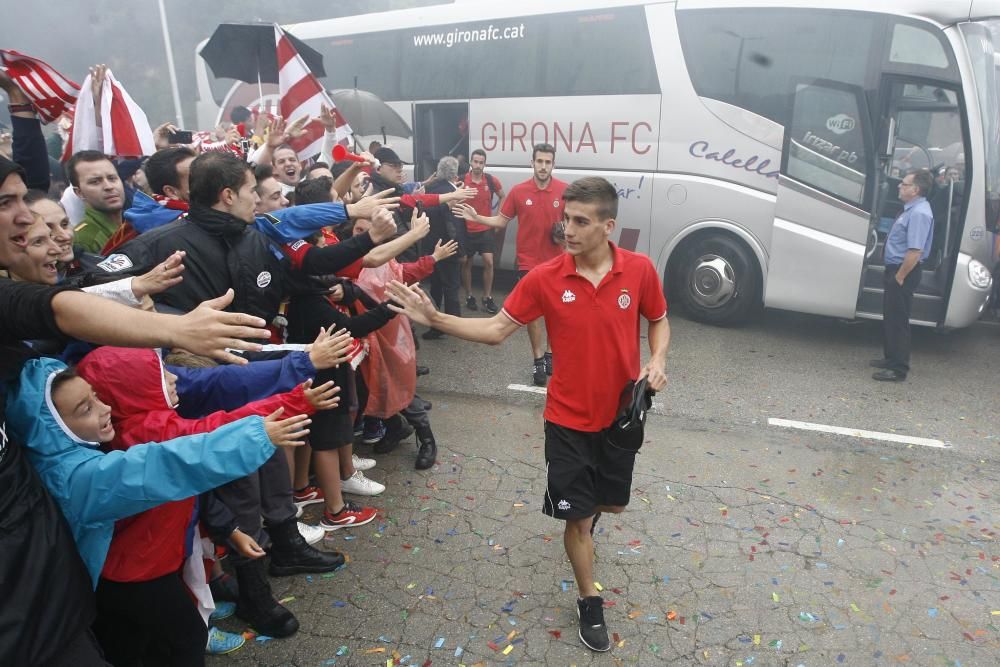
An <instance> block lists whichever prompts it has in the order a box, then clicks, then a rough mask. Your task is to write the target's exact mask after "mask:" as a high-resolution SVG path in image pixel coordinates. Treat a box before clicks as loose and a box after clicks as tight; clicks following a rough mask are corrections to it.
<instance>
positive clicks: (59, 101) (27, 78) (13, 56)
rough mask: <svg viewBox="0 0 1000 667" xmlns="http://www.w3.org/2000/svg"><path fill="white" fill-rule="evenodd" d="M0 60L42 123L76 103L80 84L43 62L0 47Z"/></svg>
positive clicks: (57, 115) (52, 119)
mask: <svg viewBox="0 0 1000 667" xmlns="http://www.w3.org/2000/svg"><path fill="white" fill-rule="evenodd" d="M0 64H2V65H3V68H4V70H6V72H7V76H9V77H10V78H11V79H12V80H13V81H14V83H16V84H17V87H18V88H20V89H21V90H22V91H24V94H25V95H27V96H28V99H29V100H31V104H32V105H33V106H34V107H35V111H37V112H38V116H39V118H41V120H42V122H43V123H51V122H52V121H54V120H56V119H57V118H59V116H61V115H62V114H64V113H66V112H68V111H71V110H72V108H73V105H74V104H76V98H77V95H78V94H79V92H80V86H78V85H77V84H75V83H73V82H72V81H70V80H69V79H67V78H66V77H64V76H63V75H62V74H60V73H59V72H57V71H55V70H54V69H52V67H50V66H49V65H48V64H47V63H46V62H44V61H42V60H39V59H38V58H32V57H31V56H26V55H24V54H23V53H18V52H17V51H11V50H9V49H0Z"/></svg>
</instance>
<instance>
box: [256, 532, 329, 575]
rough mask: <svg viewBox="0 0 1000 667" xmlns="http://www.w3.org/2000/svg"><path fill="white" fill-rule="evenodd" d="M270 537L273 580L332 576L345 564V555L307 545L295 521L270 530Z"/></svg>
mask: <svg viewBox="0 0 1000 667" xmlns="http://www.w3.org/2000/svg"><path fill="white" fill-rule="evenodd" d="M267 533H268V534H269V535H270V536H271V543H272V544H271V567H270V569H269V571H270V573H271V576H273V577H287V576H288V575H291V574H304V573H306V572H331V571H333V570H336V569H337V568H338V567H340V566H341V565H343V564H344V555H343V554H341V553H339V552H336V551H320V550H319V549H316V548H314V547H312V546H310V545H309V544H307V543H306V541H305V539H304V538H303V537H302V535H301V534H300V533H299V526H298V524H297V523H296V521H295V519H289V520H288V521H285V522H284V523H278V524H274V525H268V526H267Z"/></svg>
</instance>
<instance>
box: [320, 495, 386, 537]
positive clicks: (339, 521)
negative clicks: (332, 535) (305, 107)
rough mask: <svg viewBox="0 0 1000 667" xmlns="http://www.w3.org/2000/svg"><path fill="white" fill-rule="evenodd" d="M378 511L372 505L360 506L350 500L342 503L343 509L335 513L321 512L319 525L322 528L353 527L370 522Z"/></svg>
mask: <svg viewBox="0 0 1000 667" xmlns="http://www.w3.org/2000/svg"><path fill="white" fill-rule="evenodd" d="M377 513H378V511H377V510H376V509H375V508H374V507H361V506H360V505H357V504H355V503H352V502H351V501H350V500H348V501H346V502H345V503H344V507H343V509H341V510H340V511H339V512H337V513H336V514H331V513H330V512H329V511H325V512H323V518H322V519H320V521H319V525H320V528H322V529H323V530H338V529H340V528H353V527H354V526H363V525H365V524H366V523H371V521H372V520H373V519H374V518H375V515H376V514H377Z"/></svg>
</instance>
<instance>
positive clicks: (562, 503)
mask: <svg viewBox="0 0 1000 667" xmlns="http://www.w3.org/2000/svg"><path fill="white" fill-rule="evenodd" d="M556 507H558V508H559V509H560V510H562V511H563V512H565V511H566V510H568V509H570V508H571V507H573V506H572V505H570V504H569V501H568V500H560V501H559V504H558V505H556Z"/></svg>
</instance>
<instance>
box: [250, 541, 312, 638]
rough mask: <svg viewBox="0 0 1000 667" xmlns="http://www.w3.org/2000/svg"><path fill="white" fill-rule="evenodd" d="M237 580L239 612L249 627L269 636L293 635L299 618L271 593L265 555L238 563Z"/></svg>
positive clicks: (297, 626)
mask: <svg viewBox="0 0 1000 667" xmlns="http://www.w3.org/2000/svg"><path fill="white" fill-rule="evenodd" d="M236 579H237V580H238V581H239V584H240V599H239V600H238V601H237V602H236V615H237V616H239V617H240V618H242V619H243V620H244V621H246V622H247V623H249V624H250V627H252V628H253V629H254V630H256V631H257V632H258V633H259V634H262V635H267V636H268V637H290V636H292V635H294V634H295V633H296V632H297V631H298V629H299V622H298V620H297V619H296V618H295V616H294V615H293V614H292V612H290V611H288V610H287V609H285V608H284V607H282V606H281V605H280V604H279V603H278V601H277V600H275V599H274V595H272V593H271V584H270V583H269V582H268V580H267V574H266V573H265V572H264V559H263V558H258V559H256V560H248V561H246V562H243V563H240V564H239V565H237V566H236Z"/></svg>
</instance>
